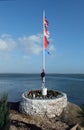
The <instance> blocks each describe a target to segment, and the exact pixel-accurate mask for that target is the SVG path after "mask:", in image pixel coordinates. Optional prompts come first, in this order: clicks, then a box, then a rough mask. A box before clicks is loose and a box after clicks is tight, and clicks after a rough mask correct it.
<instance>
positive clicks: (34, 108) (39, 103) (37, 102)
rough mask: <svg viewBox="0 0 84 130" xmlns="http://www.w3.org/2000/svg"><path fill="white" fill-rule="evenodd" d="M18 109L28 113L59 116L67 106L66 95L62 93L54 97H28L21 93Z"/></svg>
mask: <svg viewBox="0 0 84 130" xmlns="http://www.w3.org/2000/svg"><path fill="white" fill-rule="evenodd" d="M22 98H23V99H22V101H21V103H20V111H21V112H23V113H26V114H28V115H37V114H38V115H41V116H43V115H45V114H46V116H48V117H50V118H52V117H55V116H59V115H60V114H61V113H62V111H63V109H64V108H65V107H66V106H67V96H66V94H64V93H62V96H61V97H58V98H55V99H47V100H44V99H43V100H42V99H28V98H26V97H25V94H23V95H22Z"/></svg>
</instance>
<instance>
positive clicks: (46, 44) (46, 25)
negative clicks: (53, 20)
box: [44, 18, 50, 49]
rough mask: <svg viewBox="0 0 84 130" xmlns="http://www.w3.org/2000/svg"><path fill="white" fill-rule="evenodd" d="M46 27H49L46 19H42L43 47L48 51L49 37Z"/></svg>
mask: <svg viewBox="0 0 84 130" xmlns="http://www.w3.org/2000/svg"><path fill="white" fill-rule="evenodd" d="M48 25H49V23H48V21H47V19H46V18H44V47H45V49H48V45H49V41H48V38H49V36H50V33H49V31H48V29H47V28H48Z"/></svg>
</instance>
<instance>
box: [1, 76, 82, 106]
mask: <svg viewBox="0 0 84 130" xmlns="http://www.w3.org/2000/svg"><path fill="white" fill-rule="evenodd" d="M41 83H42V81H41V77H40V74H0V96H2V95H3V93H8V100H9V101H12V102H16V101H20V100H21V95H22V93H23V92H25V91H28V90H32V89H41ZM46 87H47V88H48V89H53V90H58V91H62V92H65V93H66V94H67V97H68V101H70V102H72V103H75V104H77V105H82V104H84V74H47V75H46Z"/></svg>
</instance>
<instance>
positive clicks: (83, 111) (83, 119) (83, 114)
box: [78, 105, 84, 127]
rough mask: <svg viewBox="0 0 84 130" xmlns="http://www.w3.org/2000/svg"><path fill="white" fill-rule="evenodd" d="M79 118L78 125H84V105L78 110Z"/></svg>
mask: <svg viewBox="0 0 84 130" xmlns="http://www.w3.org/2000/svg"><path fill="white" fill-rule="evenodd" d="M78 114H79V116H78V117H79V118H80V120H81V123H80V125H81V126H83V127H84V105H82V106H81V111H79V112H78Z"/></svg>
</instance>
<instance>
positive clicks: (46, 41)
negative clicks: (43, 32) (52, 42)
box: [44, 36, 49, 49]
mask: <svg viewBox="0 0 84 130" xmlns="http://www.w3.org/2000/svg"><path fill="white" fill-rule="evenodd" d="M48 45H49V41H48V40H47V38H46V36H44V47H45V49H47V48H48Z"/></svg>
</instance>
